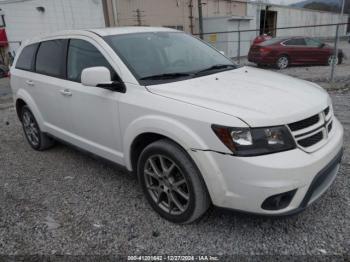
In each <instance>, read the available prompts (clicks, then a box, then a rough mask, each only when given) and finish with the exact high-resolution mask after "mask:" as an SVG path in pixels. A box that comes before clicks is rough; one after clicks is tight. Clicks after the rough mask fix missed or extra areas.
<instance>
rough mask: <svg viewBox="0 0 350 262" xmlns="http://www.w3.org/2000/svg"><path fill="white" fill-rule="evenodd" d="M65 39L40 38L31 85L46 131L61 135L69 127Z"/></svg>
mask: <svg viewBox="0 0 350 262" xmlns="http://www.w3.org/2000/svg"><path fill="white" fill-rule="evenodd" d="M67 44H68V40H67V39H55V40H48V41H44V42H41V43H40V45H39V48H38V50H37V54H36V59H35V65H34V70H35V72H36V74H33V77H32V79H31V83H30V85H31V89H32V93H33V97H34V99H35V102H36V104H37V106H38V108H39V111H40V112H41V114H42V116H43V120H44V125H45V127H46V129H47V130H48V132H49V133H50V134H52V135H55V136H57V137H59V138H62V139H67V137H69V135H68V134H69V132H71V131H72V121H71V117H70V114H71V100H70V95H69V93H65V89H66V82H67V81H66V80H65V71H66V57H67V55H66V52H67Z"/></svg>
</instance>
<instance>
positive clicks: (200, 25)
mask: <svg viewBox="0 0 350 262" xmlns="http://www.w3.org/2000/svg"><path fill="white" fill-rule="evenodd" d="M198 21H199V37H200V38H201V39H203V13H202V1H201V0H198Z"/></svg>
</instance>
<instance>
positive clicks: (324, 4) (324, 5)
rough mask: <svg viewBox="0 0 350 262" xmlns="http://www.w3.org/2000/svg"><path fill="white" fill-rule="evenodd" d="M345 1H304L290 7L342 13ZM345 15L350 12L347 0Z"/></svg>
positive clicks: (348, 0)
mask: <svg viewBox="0 0 350 262" xmlns="http://www.w3.org/2000/svg"><path fill="white" fill-rule="evenodd" d="M342 3H343V0H304V1H301V2H298V3H294V4H291V5H290V6H294V7H300V8H308V9H313V10H321V11H330V12H336V13H338V12H340V10H341V5H342ZM344 11H345V13H349V12H350V0H345V10H344Z"/></svg>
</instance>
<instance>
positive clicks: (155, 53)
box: [105, 32, 237, 85]
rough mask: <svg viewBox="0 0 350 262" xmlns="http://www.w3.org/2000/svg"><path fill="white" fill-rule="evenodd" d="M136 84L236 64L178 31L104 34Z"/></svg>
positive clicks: (186, 75) (163, 80)
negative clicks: (136, 81) (134, 78)
mask: <svg viewBox="0 0 350 262" xmlns="http://www.w3.org/2000/svg"><path fill="white" fill-rule="evenodd" d="M105 40H106V41H107V43H108V44H109V45H110V46H111V47H112V48H113V49H114V51H115V52H116V53H117V54H118V55H119V57H120V58H121V59H122V60H123V62H124V63H125V64H126V65H127V66H128V68H129V69H130V71H131V72H132V73H133V74H134V76H135V77H136V78H137V79H138V81H139V82H140V84H145V85H151V84H157V83H160V82H172V81H179V80H184V79H188V78H192V77H199V76H203V75H208V74H212V73H216V72H220V71H224V70H231V69H234V68H237V66H236V65H235V64H234V63H233V62H232V61H231V60H229V59H228V58H226V57H225V56H223V55H222V54H221V53H220V52H218V51H217V50H215V49H214V48H212V47H210V46H208V45H207V44H205V43H203V42H202V41H200V40H198V39H196V38H194V37H192V36H190V35H187V34H185V33H181V32H147V33H135V34H124V35H111V36H107V37H105Z"/></svg>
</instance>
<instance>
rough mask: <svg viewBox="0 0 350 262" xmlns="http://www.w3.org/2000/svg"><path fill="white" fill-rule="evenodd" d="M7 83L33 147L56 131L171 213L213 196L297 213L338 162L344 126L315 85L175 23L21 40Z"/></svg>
mask: <svg viewBox="0 0 350 262" xmlns="http://www.w3.org/2000/svg"><path fill="white" fill-rule="evenodd" d="M11 86H12V89H13V95H14V101H15V105H16V109H17V113H18V117H19V119H20V121H21V122H22V124H23V128H24V132H25V135H26V137H27V140H28V142H29V144H30V145H31V146H32V147H33V148H34V149H36V150H43V149H47V148H49V147H50V146H52V145H53V143H54V140H56V139H57V140H60V141H65V142H67V143H69V144H72V145H74V146H77V147H79V148H81V149H83V150H85V151H89V152H92V153H93V154H96V155H98V156H101V157H103V158H105V159H108V160H111V161H113V162H115V163H118V164H120V165H123V166H125V167H126V168H127V169H128V170H130V171H134V172H135V173H137V175H138V178H139V181H140V184H141V186H142V188H143V191H144V193H145V196H146V198H147V200H148V201H149V203H150V205H151V206H152V207H153V208H154V209H155V211H157V212H158V213H159V214H160V215H161V216H163V217H164V218H166V219H168V220H170V221H173V222H176V223H189V222H192V221H194V220H196V219H197V218H199V217H201V215H203V214H204V213H205V212H206V210H207V209H208V208H209V206H210V205H211V204H213V205H215V206H218V207H224V208H229V209H235V210H241V211H246V212H251V213H259V214H268V215H282V214H291V213H295V212H297V211H300V210H303V209H304V208H305V207H306V206H308V205H309V204H310V203H312V202H313V201H315V200H316V199H317V198H318V197H319V196H320V195H322V193H323V192H324V191H325V190H326V189H327V188H328V187H329V186H330V185H331V184H332V182H333V180H334V179H335V177H336V174H337V171H338V169H339V163H340V159H341V155H342V144H343V128H342V126H341V124H340V123H339V121H338V120H337V119H336V118H335V117H334V114H333V109H332V104H331V100H330V97H329V96H328V94H327V93H326V92H325V91H324V90H323V89H322V88H320V87H319V86H317V85H316V84H313V83H309V82H306V81H303V80H298V79H295V78H292V77H287V76H283V75H280V74H277V73H272V72H269V71H264V70H260V69H256V68H250V67H238V66H237V65H235V64H234V63H233V62H232V61H231V60H229V59H228V58H226V57H225V56H224V55H222V54H221V53H220V52H218V51H217V50H215V49H213V48H212V47H210V46H208V45H207V44H205V43H204V42H202V41H200V40H198V39H196V38H194V37H192V36H190V35H188V34H185V33H183V32H179V31H176V30H171V29H165V28H151V27H147V28H143V27H126V28H108V29H97V30H80V31H66V32H60V33H57V34H53V35H50V36H47V37H42V38H38V39H35V40H31V41H29V42H27V43H25V44H24V45H23V46H22V48H21V50H20V52H19V54H18V56H17V57H16V59H15V62H14V66H13V67H12V68H11Z"/></svg>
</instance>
